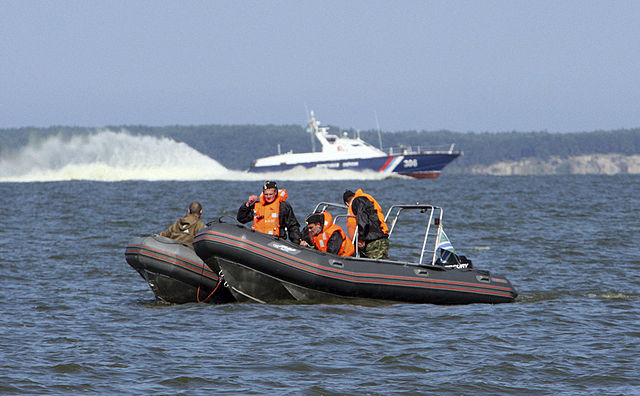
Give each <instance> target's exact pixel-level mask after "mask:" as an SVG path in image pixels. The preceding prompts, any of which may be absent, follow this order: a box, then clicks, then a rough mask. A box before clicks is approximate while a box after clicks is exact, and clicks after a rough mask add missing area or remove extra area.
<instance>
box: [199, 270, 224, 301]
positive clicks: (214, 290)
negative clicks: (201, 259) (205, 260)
mask: <svg viewBox="0 0 640 396" xmlns="http://www.w3.org/2000/svg"><path fill="white" fill-rule="evenodd" d="M205 265H206V264H203V265H202V272H200V279H202V277H203V276H204V266H205ZM222 278H223V276H222V271H220V274H218V284H217V285H216V287H214V288H213V291H212V292H211V293H209V295H208V296H207V298H205V299H204V300H202V301H200V283H198V290H197V291H196V301H198V302H199V303H205V302H207V300H209V298H211V296H213V293H215V292H216V290H218V287H220V284H221V283H222Z"/></svg>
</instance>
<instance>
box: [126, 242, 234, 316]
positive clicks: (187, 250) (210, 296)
mask: <svg viewBox="0 0 640 396" xmlns="http://www.w3.org/2000/svg"><path fill="white" fill-rule="evenodd" d="M124 254H125V258H126V260H127V263H129V265H131V266H132V267H133V268H134V269H135V270H136V271H138V273H139V274H140V275H141V276H142V278H143V279H144V280H145V281H146V282H147V283H148V284H149V286H150V287H151V290H152V291H153V293H154V294H155V296H156V299H157V300H158V301H162V302H166V303H175V304H183V303H189V302H208V303H225V302H231V301H235V300H234V298H233V296H232V295H231V293H230V292H229V290H228V289H225V288H224V287H222V285H221V284H220V279H219V277H218V275H217V274H216V273H215V272H213V271H212V270H211V268H209V266H207V265H206V264H205V263H204V262H203V261H202V260H201V259H200V257H198V256H197V255H196V253H195V252H194V250H193V247H192V246H190V245H185V244H183V243H180V242H178V241H176V240H173V239H169V238H165V237H163V236H159V235H151V236H145V237H135V238H133V240H132V241H131V242H130V243H129V244H128V245H127V247H126V248H125V253H124Z"/></svg>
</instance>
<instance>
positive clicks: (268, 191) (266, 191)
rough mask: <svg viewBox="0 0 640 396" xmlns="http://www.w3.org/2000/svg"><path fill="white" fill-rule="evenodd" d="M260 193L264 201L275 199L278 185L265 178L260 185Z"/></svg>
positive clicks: (268, 201)
mask: <svg viewBox="0 0 640 396" xmlns="http://www.w3.org/2000/svg"><path fill="white" fill-rule="evenodd" d="M262 195H264V200H265V202H266V203H271V202H273V201H275V200H276V198H277V196H278V185H277V184H276V182H274V181H269V180H267V181H266V182H264V185H263V186H262Z"/></svg>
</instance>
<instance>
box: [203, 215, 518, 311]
mask: <svg viewBox="0 0 640 396" xmlns="http://www.w3.org/2000/svg"><path fill="white" fill-rule="evenodd" d="M319 205H321V204H319ZM329 205H334V206H343V205H340V204H329ZM316 208H317V207H316ZM325 208H326V205H325ZM407 210H413V212H412V213H414V214H416V213H418V214H421V215H422V214H426V217H427V219H428V220H427V223H426V224H427V227H426V228H427V230H426V232H424V231H422V232H421V233H420V236H421V237H422V235H424V238H423V240H422V246H421V250H419V254H415V255H413V256H410V258H409V259H407V260H406V261H394V260H371V259H366V258H360V257H341V256H337V255H333V254H330V253H324V252H320V251H318V250H315V249H311V248H306V247H301V246H299V245H295V244H293V243H291V242H289V241H287V240H283V239H278V238H275V237H273V236H270V235H266V234H262V233H259V232H255V231H254V230H252V229H250V228H248V227H246V226H244V225H240V224H237V223H230V222H224V218H221V219H220V220H219V221H217V222H213V223H210V224H209V226H208V227H207V228H205V229H204V230H203V231H201V232H200V233H199V234H198V235H197V236H196V238H195V242H194V249H195V251H196V253H197V255H198V256H200V257H201V258H202V259H203V260H204V261H205V262H206V263H207V264H208V265H210V266H211V267H212V268H214V270H215V271H216V273H219V274H221V276H222V277H223V282H224V285H225V287H227V288H228V289H229V290H230V291H231V293H232V294H233V296H234V297H235V298H236V299H237V300H238V301H247V300H249V301H256V302H263V303H264V302H275V301H282V300H299V301H317V302H322V301H331V300H335V299H352V298H355V299H373V300H384V301H393V302H412V303H434V304H467V303H507V302H512V301H514V299H515V298H516V296H517V292H516V290H515V288H514V287H513V286H512V285H511V283H510V282H509V280H507V279H506V278H505V277H504V276H500V275H493V274H491V273H489V271H485V270H480V269H476V268H473V267H472V265H471V262H470V261H468V260H465V259H464V257H463V256H458V255H457V254H454V253H453V252H454V250H453V249H451V248H448V246H451V245H450V243H448V242H449V241H448V239H447V238H446V234H444V230H443V229H442V212H443V211H442V209H441V208H439V207H435V206H432V205H419V204H416V205H394V206H392V207H391V208H390V209H389V211H388V212H387V216H386V219H387V224H388V225H389V227H390V233H389V239H390V243H391V250H390V257H393V256H394V254H393V250H394V249H396V248H395V247H394V238H396V236H397V235H399V236H402V235H403V234H402V233H399V232H398V231H397V230H395V226H396V224H400V223H402V221H398V220H399V215H400V213H401V212H405V211H407ZM339 216H345V215H338V216H334V217H339ZM405 223H406V222H405ZM423 224H424V223H423ZM356 234H357V233H356ZM415 234H416V233H415V231H410V232H409V234H404V235H414V236H415ZM399 239H401V240H402V238H399ZM405 239H406V238H405ZM430 241H434V243H433V245H430V244H429V242H430ZM355 242H357V241H354V244H356V243H355ZM415 245H418V243H416V244H415ZM415 245H410V246H415ZM413 250H415V248H414V249H413ZM411 257H412V258H411Z"/></svg>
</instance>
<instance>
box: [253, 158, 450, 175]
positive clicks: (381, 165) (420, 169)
mask: <svg viewBox="0 0 640 396" xmlns="http://www.w3.org/2000/svg"><path fill="white" fill-rule="evenodd" d="M458 156H460V152H451V153H448V152H447V153H431V154H408V155H396V156H382V157H374V158H343V159H335V160H329V161H327V160H325V161H309V162H289V163H286V162H283V163H281V164H278V165H256V164H252V166H251V167H250V168H249V172H254V173H261V172H282V171H287V170H291V169H293V168H296V167H304V168H306V169H312V168H320V169H332V170H351V171H370V172H379V173H384V174H388V175H389V176H392V175H394V174H395V175H402V176H410V177H413V178H417V179H427V178H429V179H435V178H437V177H438V176H440V171H441V170H442V168H444V167H445V166H447V165H448V164H449V163H450V162H451V161H453V160H455V159H456V158H458Z"/></svg>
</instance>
